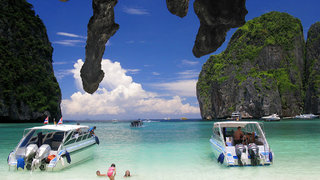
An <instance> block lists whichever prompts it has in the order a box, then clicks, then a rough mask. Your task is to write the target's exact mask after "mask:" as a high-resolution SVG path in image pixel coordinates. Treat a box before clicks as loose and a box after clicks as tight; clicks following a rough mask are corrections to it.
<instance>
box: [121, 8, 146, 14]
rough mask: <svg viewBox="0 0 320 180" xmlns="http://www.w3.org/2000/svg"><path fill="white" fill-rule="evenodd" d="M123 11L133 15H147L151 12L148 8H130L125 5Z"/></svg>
mask: <svg viewBox="0 0 320 180" xmlns="http://www.w3.org/2000/svg"><path fill="white" fill-rule="evenodd" d="M123 12H125V13H127V14H132V15H147V14H150V13H149V12H148V11H147V10H146V9H142V8H130V7H124V8H123Z"/></svg>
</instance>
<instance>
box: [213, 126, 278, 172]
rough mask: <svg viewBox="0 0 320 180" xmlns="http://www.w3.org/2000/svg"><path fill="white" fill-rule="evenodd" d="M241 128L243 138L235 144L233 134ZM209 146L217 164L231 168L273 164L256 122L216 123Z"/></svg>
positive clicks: (269, 150) (269, 151) (268, 147)
mask: <svg viewBox="0 0 320 180" xmlns="http://www.w3.org/2000/svg"><path fill="white" fill-rule="evenodd" d="M238 127H241V129H242V132H243V133H244V137H243V140H242V142H240V143H238V144H236V143H235V141H234V137H233V134H234V132H235V131H236V130H237V128H238ZM210 145H211V147H212V149H213V153H214V155H215V157H216V158H217V161H218V163H221V164H224V165H226V166H228V167H233V166H263V165H264V166H266V165H271V164H272V162H273V153H272V151H271V149H270V146H269V144H268V142H267V139H266V137H265V134H264V132H263V130H262V128H261V126H260V124H259V123H258V122H253V121H250V122H246V121H227V122H216V123H214V125H213V133H212V137H211V138H210Z"/></svg>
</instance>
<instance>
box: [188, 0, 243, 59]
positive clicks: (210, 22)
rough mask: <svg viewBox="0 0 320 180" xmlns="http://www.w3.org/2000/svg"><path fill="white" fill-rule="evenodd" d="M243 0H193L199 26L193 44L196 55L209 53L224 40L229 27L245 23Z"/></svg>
mask: <svg viewBox="0 0 320 180" xmlns="http://www.w3.org/2000/svg"><path fill="white" fill-rule="evenodd" d="M245 2H246V1H245V0H215V1H212V0H195V1H194V4H193V7H194V12H195V13H196V14H197V16H198V18H199V20H200V28H199V31H198V34H197V37H196V41H195V43H194V46H193V50H192V52H193V54H194V56H196V57H201V56H203V55H207V54H210V53H212V52H214V51H215V50H217V49H218V48H219V47H220V46H221V45H222V43H223V42H224V41H225V37H226V33H227V32H228V31H229V30H230V28H235V27H240V26H242V25H243V24H244V23H245V16H246V14H247V13H248V11H247V9H246V7H245Z"/></svg>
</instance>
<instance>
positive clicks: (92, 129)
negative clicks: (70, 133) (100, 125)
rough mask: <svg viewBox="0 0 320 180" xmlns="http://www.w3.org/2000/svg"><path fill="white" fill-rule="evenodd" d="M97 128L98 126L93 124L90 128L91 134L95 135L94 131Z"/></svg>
mask: <svg viewBox="0 0 320 180" xmlns="http://www.w3.org/2000/svg"><path fill="white" fill-rule="evenodd" d="M96 128H97V127H96V126H93V127H92V128H90V129H89V132H90V134H91V135H94V136H95V135H96V134H95V133H94V130H96Z"/></svg>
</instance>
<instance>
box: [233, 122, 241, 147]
mask: <svg viewBox="0 0 320 180" xmlns="http://www.w3.org/2000/svg"><path fill="white" fill-rule="evenodd" d="M243 136H244V134H243V132H242V131H241V127H240V126H239V127H238V130H236V131H235V132H234V134H233V138H234V144H241V143H242V138H243Z"/></svg>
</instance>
